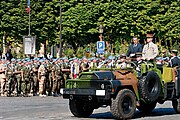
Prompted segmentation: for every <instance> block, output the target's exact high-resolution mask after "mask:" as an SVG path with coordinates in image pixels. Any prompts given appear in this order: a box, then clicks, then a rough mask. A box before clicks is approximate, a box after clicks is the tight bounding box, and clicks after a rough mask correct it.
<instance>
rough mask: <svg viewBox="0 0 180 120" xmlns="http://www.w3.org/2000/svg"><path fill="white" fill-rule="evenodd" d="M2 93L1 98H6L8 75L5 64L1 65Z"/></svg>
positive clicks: (0, 81)
mask: <svg viewBox="0 0 180 120" xmlns="http://www.w3.org/2000/svg"><path fill="white" fill-rule="evenodd" d="M0 83H1V86H0V88H1V89H0V92H1V96H5V87H6V75H5V65H4V63H1V64H0Z"/></svg>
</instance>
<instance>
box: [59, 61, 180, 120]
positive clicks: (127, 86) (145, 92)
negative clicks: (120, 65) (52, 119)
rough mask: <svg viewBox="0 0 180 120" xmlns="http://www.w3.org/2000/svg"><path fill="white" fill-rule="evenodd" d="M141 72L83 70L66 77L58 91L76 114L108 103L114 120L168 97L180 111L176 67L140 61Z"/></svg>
mask: <svg viewBox="0 0 180 120" xmlns="http://www.w3.org/2000/svg"><path fill="white" fill-rule="evenodd" d="M141 68H142V69H141V75H140V77H139V76H138V75H137V72H136V70H134V69H133V68H127V69H119V70H118V69H113V70H112V69H111V70H104V69H103V70H101V69H99V70H96V71H91V72H83V73H81V74H80V76H79V79H69V80H67V81H66V84H65V88H64V89H62V91H61V93H62V94H63V98H66V99H69V108H70V111H71V112H72V114H73V115H74V116H76V117H89V116H90V115H91V114H92V113H93V110H94V109H97V108H99V107H103V106H110V109H111V113H112V115H113V116H114V117H115V118H116V119H128V118H132V117H133V115H134V113H135V111H136V108H137V109H138V110H140V111H142V112H143V113H147V112H150V111H152V110H153V109H154V108H155V107H156V104H157V102H158V103H160V104H163V103H164V101H166V100H171V101H172V105H173V108H174V110H175V111H176V112H177V113H180V99H179V96H180V79H178V78H180V77H177V70H178V69H175V68H170V67H163V68H162V70H159V69H157V68H156V65H151V64H142V65H141Z"/></svg>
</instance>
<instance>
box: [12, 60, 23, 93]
mask: <svg viewBox="0 0 180 120" xmlns="http://www.w3.org/2000/svg"><path fill="white" fill-rule="evenodd" d="M14 73H15V82H16V83H15V89H14V95H15V96H16V95H17V96H18V95H20V94H21V90H22V89H21V82H22V76H23V73H22V65H21V64H20V63H19V64H18V65H16V66H15V72H14Z"/></svg>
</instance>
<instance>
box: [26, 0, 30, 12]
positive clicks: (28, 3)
mask: <svg viewBox="0 0 180 120" xmlns="http://www.w3.org/2000/svg"><path fill="white" fill-rule="evenodd" d="M26 12H27V13H30V0H28V2H27V8H26Z"/></svg>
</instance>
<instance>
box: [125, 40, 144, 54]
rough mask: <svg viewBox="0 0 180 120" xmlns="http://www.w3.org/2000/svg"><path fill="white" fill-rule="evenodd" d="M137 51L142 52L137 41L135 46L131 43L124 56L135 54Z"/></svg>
mask: <svg viewBox="0 0 180 120" xmlns="http://www.w3.org/2000/svg"><path fill="white" fill-rule="evenodd" d="M137 52H142V45H141V44H139V43H138V44H137V45H136V46H135V45H134V44H131V45H130V46H129V49H128V51H127V53H126V56H127V57H129V56H130V54H135V53H137Z"/></svg>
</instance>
